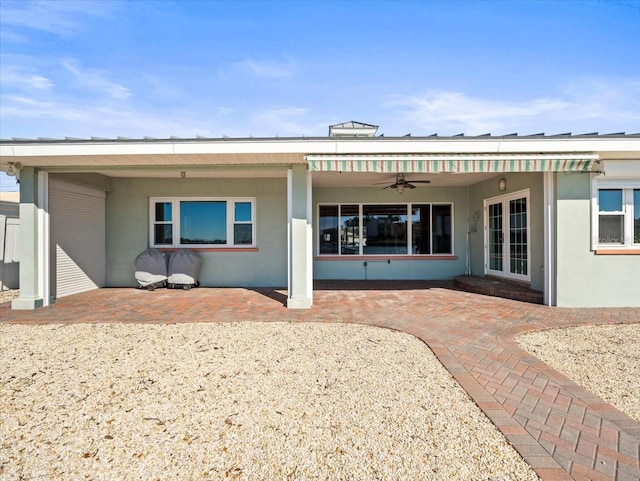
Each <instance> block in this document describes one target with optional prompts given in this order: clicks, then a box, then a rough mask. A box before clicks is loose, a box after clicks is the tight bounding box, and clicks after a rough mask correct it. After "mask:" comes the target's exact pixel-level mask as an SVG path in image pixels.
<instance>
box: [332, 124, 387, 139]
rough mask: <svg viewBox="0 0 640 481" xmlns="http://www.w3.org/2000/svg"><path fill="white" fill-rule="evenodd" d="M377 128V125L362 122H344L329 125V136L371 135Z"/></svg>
mask: <svg viewBox="0 0 640 481" xmlns="http://www.w3.org/2000/svg"><path fill="white" fill-rule="evenodd" d="M377 130H378V126H377V125H370V124H363V123H362V122H354V121H353V120H352V121H351V122H344V123H342V124H336V125H330V126H329V137H373V136H374V135H375V134H376V131H377Z"/></svg>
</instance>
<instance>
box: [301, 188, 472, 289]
mask: <svg viewBox="0 0 640 481" xmlns="http://www.w3.org/2000/svg"><path fill="white" fill-rule="evenodd" d="M409 202H412V203H449V202H451V203H453V222H454V229H453V232H454V239H453V241H454V255H456V256H457V259H453V260H431V259H429V260H421V259H416V260H395V259H394V258H393V256H380V258H379V260H378V259H376V260H373V261H372V260H366V261H365V260H363V259H357V258H355V259H348V260H338V261H335V260H319V259H318V257H317V256H318V239H317V235H318V204H327V203H342V204H349V203H351V204H358V203H409ZM467 217H468V209H467V188H466V187H447V188H445V187H437V188H433V187H418V188H416V189H413V190H405V191H404V193H403V194H398V192H396V191H395V190H394V189H385V190H383V189H382V188H377V187H364V188H362V187H360V188H356V187H349V188H334V187H318V188H314V189H313V232H314V239H313V252H314V256H315V260H314V265H313V276H314V278H315V279H403V280H405V279H406V280H409V279H421V280H445V279H452V278H453V277H455V276H457V275H460V274H464V270H465V259H466V257H465V252H466V232H467ZM387 259H389V260H390V262H389V263H388V262H387ZM365 262H366V266H365Z"/></svg>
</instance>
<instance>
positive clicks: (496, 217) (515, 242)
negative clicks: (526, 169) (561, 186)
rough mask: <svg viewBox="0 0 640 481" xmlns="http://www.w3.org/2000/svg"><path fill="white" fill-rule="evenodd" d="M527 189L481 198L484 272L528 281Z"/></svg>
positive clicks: (529, 230)
mask: <svg viewBox="0 0 640 481" xmlns="http://www.w3.org/2000/svg"><path fill="white" fill-rule="evenodd" d="M529 209H530V201H529V191H528V190H526V191H521V192H515V193H513V194H509V195H503V196H500V197H494V198H492V199H486V200H485V201H484V219H485V220H484V235H485V237H484V273H485V274H489V275H493V276H499V277H506V278H511V279H516V280H520V281H531V256H530V237H531V229H530V226H529Z"/></svg>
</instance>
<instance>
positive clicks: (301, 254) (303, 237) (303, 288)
mask: <svg viewBox="0 0 640 481" xmlns="http://www.w3.org/2000/svg"><path fill="white" fill-rule="evenodd" d="M287 212H288V223H287V254H288V255H287V259H288V262H287V270H288V275H287V280H288V286H287V287H288V296H287V307H288V308H290V309H308V308H310V307H311V305H312V304H313V248H312V247H313V242H312V239H313V235H312V229H311V219H312V217H311V213H312V207H311V173H310V172H308V171H307V166H306V165H294V166H292V168H291V169H290V170H289V172H288V174H287Z"/></svg>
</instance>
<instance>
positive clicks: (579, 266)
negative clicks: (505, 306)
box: [0, 122, 640, 309]
mask: <svg viewBox="0 0 640 481" xmlns="http://www.w3.org/2000/svg"><path fill="white" fill-rule="evenodd" d="M376 129H377V127H376V126H373V125H368V124H361V123H357V122H348V123H345V124H339V125H335V126H331V127H330V132H329V136H328V137H320V138H307V137H302V138H246V139H229V138H222V139H209V138H200V137H198V138H192V139H181V138H169V139H153V138H144V139H126V138H117V139H98V138H91V139H86V140H83V139H64V140H51V139H34V140H24V139H14V140H2V141H0V165H1V168H2V169H3V170H7V169H8V168H11V169H14V170H15V168H16V166H20V167H21V169H20V179H21V183H20V189H21V207H20V217H21V222H22V224H21V233H20V235H21V238H22V240H23V242H22V244H21V245H22V249H23V250H22V252H21V267H20V276H21V279H20V281H21V285H20V288H21V295H20V298H19V299H17V300H15V301H14V302H13V307H14V308H17V309H31V308H35V307H39V306H42V305H47V304H48V303H49V302H51V300H53V299H55V298H58V297H62V296H65V295H69V294H72V293H76V292H82V291H85V290H88V289H93V288H96V287H103V286H108V287H124V286H135V285H136V282H135V279H134V260H135V258H136V256H137V255H138V254H139V253H140V252H141V251H143V250H144V249H145V248H147V247H149V246H151V247H157V248H160V249H164V250H166V251H172V250H175V249H176V248H179V247H189V248H193V249H194V250H196V251H198V252H199V253H200V255H201V256H202V258H203V266H202V271H201V276H200V282H201V285H203V286H245V287H258V286H287V287H288V301H287V305H288V306H289V307H291V308H308V307H310V306H311V305H312V302H313V280H314V279H397V280H403V279H432V280H444V279H452V278H453V277H455V276H458V275H462V274H473V275H478V276H484V275H490V276H497V277H500V278H505V279H509V280H514V281H517V282H521V283H525V284H527V285H530V286H531V287H532V288H534V289H538V290H541V291H544V296H545V302H546V303H547V304H550V305H558V306H603V307H604V306H640V134H632V135H625V134H611V135H598V134H587V135H569V134H567V135H554V136H545V135H542V134H541V135H531V136H518V135H507V136H490V135H487V136H476V137H465V136H455V137H438V136H430V137H411V136H406V137H383V136H378V137H376V136H375V132H376ZM20 164H21V165H20Z"/></svg>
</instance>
